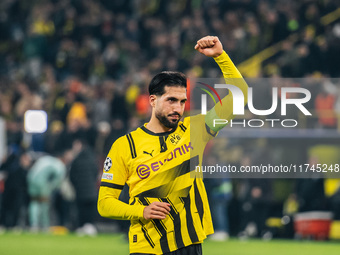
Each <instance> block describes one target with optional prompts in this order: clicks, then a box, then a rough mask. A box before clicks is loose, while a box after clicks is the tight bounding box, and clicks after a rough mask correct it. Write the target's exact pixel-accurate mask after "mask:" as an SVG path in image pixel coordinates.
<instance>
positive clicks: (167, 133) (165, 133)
mask: <svg viewBox="0 0 340 255" xmlns="http://www.w3.org/2000/svg"><path fill="white" fill-rule="evenodd" d="M177 127H178V125H177V126H176V127H174V128H173V129H171V130H170V131H166V132H161V133H154V132H152V131H151V130H149V129H147V128H146V127H145V124H144V125H143V126H141V127H140V128H141V129H142V130H143V131H144V132H145V133H147V134H149V135H155V136H164V135H169V134H171V133H173V132H175V130H176V129H177Z"/></svg>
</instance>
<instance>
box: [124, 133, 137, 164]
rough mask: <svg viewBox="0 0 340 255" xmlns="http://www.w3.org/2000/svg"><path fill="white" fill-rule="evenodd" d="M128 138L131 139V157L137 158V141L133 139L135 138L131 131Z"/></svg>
mask: <svg viewBox="0 0 340 255" xmlns="http://www.w3.org/2000/svg"><path fill="white" fill-rule="evenodd" d="M126 138H127V139H128V141H129V146H130V152H131V157H132V158H136V157H137V153H136V147H135V142H134V141H133V138H132V135H131V133H129V134H127V135H126Z"/></svg>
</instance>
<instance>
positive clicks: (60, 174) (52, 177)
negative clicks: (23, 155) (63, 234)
mask: <svg viewBox="0 0 340 255" xmlns="http://www.w3.org/2000/svg"><path fill="white" fill-rule="evenodd" d="M72 159H73V155H72V152H71V151H70V150H64V151H61V152H59V153H58V154H56V157H53V156H49V155H46V156H42V157H41V158H39V159H38V160H37V161H36V162H35V163H34V164H33V166H32V167H31V168H30V170H29V172H28V175H27V182H28V193H29V195H30V198H31V201H30V204H29V221H30V227H31V231H33V232H36V231H39V230H43V231H47V230H48V227H49V226H50V214H49V210H50V199H51V196H52V193H53V191H55V190H56V189H59V188H60V186H61V183H62V181H63V180H64V178H65V175H66V165H68V164H69V163H70V162H71V161H72Z"/></svg>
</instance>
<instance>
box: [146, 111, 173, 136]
mask: <svg viewBox="0 0 340 255" xmlns="http://www.w3.org/2000/svg"><path fill="white" fill-rule="evenodd" d="M146 128H147V129H149V130H150V131H152V132H154V133H163V132H168V131H170V130H171V129H172V128H167V127H166V126H164V125H163V124H162V123H161V122H160V121H159V120H158V119H157V118H156V117H155V116H154V115H152V117H151V119H150V121H149V123H147V124H146Z"/></svg>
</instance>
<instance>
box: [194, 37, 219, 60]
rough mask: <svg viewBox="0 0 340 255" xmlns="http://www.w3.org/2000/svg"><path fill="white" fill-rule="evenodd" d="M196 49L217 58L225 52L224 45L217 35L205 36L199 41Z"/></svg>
mask: <svg viewBox="0 0 340 255" xmlns="http://www.w3.org/2000/svg"><path fill="white" fill-rule="evenodd" d="M195 50H197V51H198V52H200V53H202V54H204V55H206V56H207V57H213V58H216V57H218V56H219V55H221V54H222V53H223V46H222V44H221V42H220V40H219V39H218V37H217V36H205V37H203V38H201V39H199V40H198V41H197V44H196V45H195Z"/></svg>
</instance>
